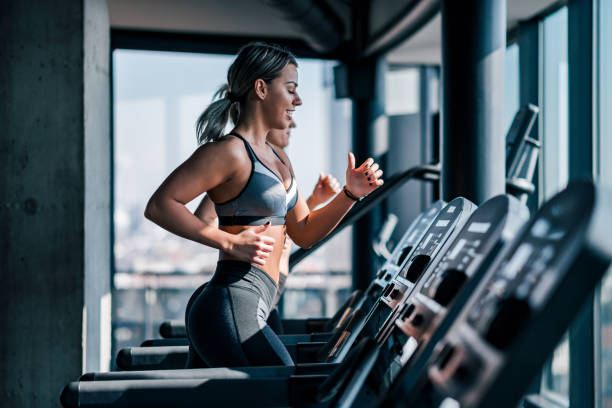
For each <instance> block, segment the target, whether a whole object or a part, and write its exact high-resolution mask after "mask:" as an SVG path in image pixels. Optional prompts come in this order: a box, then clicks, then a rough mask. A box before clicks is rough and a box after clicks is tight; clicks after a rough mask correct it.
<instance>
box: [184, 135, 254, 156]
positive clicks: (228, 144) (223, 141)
mask: <svg viewBox="0 0 612 408" xmlns="http://www.w3.org/2000/svg"><path fill="white" fill-rule="evenodd" d="M196 152H199V154H202V155H206V156H209V155H214V156H215V157H216V158H219V159H223V160H240V159H243V158H246V159H248V154H247V152H246V150H245V146H244V143H243V142H242V140H240V139H239V138H237V137H235V136H232V135H225V136H222V137H220V138H219V139H217V140H216V141H214V142H208V143H205V144H203V145H201V146H200V147H198V149H197V150H196Z"/></svg>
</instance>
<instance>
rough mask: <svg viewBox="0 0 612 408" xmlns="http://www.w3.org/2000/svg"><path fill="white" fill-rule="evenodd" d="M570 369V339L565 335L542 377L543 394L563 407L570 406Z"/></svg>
mask: <svg viewBox="0 0 612 408" xmlns="http://www.w3.org/2000/svg"><path fill="white" fill-rule="evenodd" d="M569 369H570V366H569V338H568V335H567V334H565V336H563V340H561V342H560V343H559V345H558V346H557V348H556V349H555V351H554V353H553V356H552V358H551V359H550V360H549V361H548V362H547V363H546V365H545V367H544V374H543V375H542V392H543V393H544V394H545V395H547V396H548V397H549V398H551V399H554V400H556V401H557V402H560V403H562V404H563V405H569Z"/></svg>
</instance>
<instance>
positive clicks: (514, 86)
mask: <svg viewBox="0 0 612 408" xmlns="http://www.w3.org/2000/svg"><path fill="white" fill-rule="evenodd" d="M505 62H506V71H505V72H506V78H505V79H506V93H505V97H506V100H505V103H504V130H505V131H506V132H507V131H508V130H509V129H510V125H511V124H512V119H514V115H516V112H517V111H518V110H519V47H518V44H516V43H514V44H510V45H509V46H508V47H507V48H506V61H505Z"/></svg>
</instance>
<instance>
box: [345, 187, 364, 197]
mask: <svg viewBox="0 0 612 408" xmlns="http://www.w3.org/2000/svg"><path fill="white" fill-rule="evenodd" d="M342 191H344V194H345V195H346V196H347V197H348V198H350V199H351V200H353V201H361V200H362V199H363V197H357V196H356V195H355V194H353V193H351V192H350V191H349V190H348V188H346V186H344V187H342Z"/></svg>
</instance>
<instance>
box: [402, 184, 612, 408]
mask: <svg viewBox="0 0 612 408" xmlns="http://www.w3.org/2000/svg"><path fill="white" fill-rule="evenodd" d="M610 225H612V195H611V194H610V192H606V191H603V190H600V189H597V188H596V187H595V186H594V185H593V184H592V183H590V182H574V183H571V184H570V185H569V186H568V187H567V188H566V189H565V190H564V191H562V192H561V193H559V194H557V195H556V196H555V197H553V198H552V199H551V200H550V201H548V202H547V203H546V204H544V206H543V207H542V208H541V209H540V210H539V211H538V213H537V214H536V215H535V216H534V217H533V218H532V219H531V220H530V222H529V223H528V224H527V225H526V227H525V228H524V229H523V230H522V231H521V233H520V234H519V236H518V237H517V238H516V239H515V240H514V241H513V242H512V244H511V245H510V246H509V249H508V250H507V251H505V252H504V254H503V256H501V257H500V258H499V259H497V260H496V261H495V262H494V263H493V264H492V266H491V268H490V270H489V271H488V272H487V273H486V276H485V278H484V279H483V281H482V282H481V284H480V285H479V286H478V287H477V289H476V290H475V291H474V293H473V294H472V295H471V296H470V298H469V300H468V301H467V303H466V307H464V308H463V310H462V311H461V313H460V314H459V316H458V318H457V319H455V320H454V322H453V323H452V325H451V326H450V328H449V330H448V332H447V333H446V335H445V336H444V337H443V338H442V339H441V340H440V341H439V342H437V344H436V347H435V349H436V350H435V352H434V353H433V354H432V356H431V357H430V358H429V359H428V361H427V363H426V372H424V373H423V375H422V378H420V379H419V381H417V382H416V384H417V385H416V386H415V387H412V388H411V389H404V390H403V391H401V392H399V395H401V396H402V397H399V398H400V399H402V398H403V399H404V403H405V402H406V399H407V400H408V401H410V402H412V403H413V404H414V406H417V407H420V406H425V404H426V403H425V402H419V401H428V402H427V406H430V405H431V406H440V405H445V406H446V405H447V404H450V405H452V406H456V407H468V406H469V407H491V406H495V407H516V406H517V404H518V403H519V401H520V398H521V397H522V395H523V393H524V392H525V389H526V388H527V387H528V385H529V383H530V381H531V380H532V378H533V377H534V376H535V375H536V374H537V373H538V372H539V370H540V369H541V367H542V365H543V364H544V362H545V361H546V359H547V358H548V356H549V355H550V353H551V352H552V351H553V350H554V347H555V346H556V344H557V343H558V341H559V340H560V338H561V337H562V335H563V333H564V332H565V331H566V330H567V327H568V326H569V325H570V324H571V322H572V320H573V317H574V316H575V314H576V313H577V312H578V310H579V309H580V307H581V306H582V305H583V303H584V301H585V300H586V299H587V298H588V296H589V295H590V294H591V293H592V291H593V289H594V288H595V286H596V285H597V283H598V282H599V280H600V279H601V277H602V275H603V273H604V272H605V270H606V268H607V267H608V265H609V264H610V261H611V258H612V238H611V237H610V235H609V233H608V231H607V229H609V226H610ZM430 287H431V288H434V285H430ZM426 293H429V294H431V293H434V294H435V290H433V291H432V290H429V291H427V290H426ZM423 394H425V395H423ZM394 397H395V398H398V393H396V395H395V396H394ZM402 405H403V403H402ZM410 406H412V405H410Z"/></svg>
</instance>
